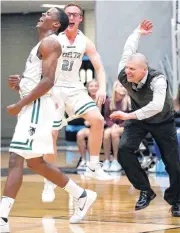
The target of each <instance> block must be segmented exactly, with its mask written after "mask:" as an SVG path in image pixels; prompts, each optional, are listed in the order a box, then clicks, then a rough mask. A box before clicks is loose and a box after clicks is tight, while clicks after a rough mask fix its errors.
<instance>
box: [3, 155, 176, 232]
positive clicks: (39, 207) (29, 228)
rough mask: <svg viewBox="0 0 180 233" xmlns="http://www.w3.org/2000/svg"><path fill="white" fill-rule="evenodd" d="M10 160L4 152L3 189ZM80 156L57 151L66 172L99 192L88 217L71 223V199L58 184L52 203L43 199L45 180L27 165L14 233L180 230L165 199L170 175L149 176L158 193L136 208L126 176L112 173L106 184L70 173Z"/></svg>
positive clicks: (135, 195)
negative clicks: (138, 208)
mask: <svg viewBox="0 0 180 233" xmlns="http://www.w3.org/2000/svg"><path fill="white" fill-rule="evenodd" d="M8 159H9V155H8V153H5V152H3V153H2V156H1V167H2V179H1V185H2V187H1V190H2V189H3V187H4V184H5V180H6V174H7V167H8ZM78 159H79V154H78V153H77V152H70V151H69V152H59V153H58V159H57V165H58V166H59V167H62V168H68V169H69V170H67V171H68V173H69V174H68V175H69V176H70V177H71V178H72V179H73V180H74V181H76V182H77V183H78V184H79V185H81V186H82V187H84V188H89V189H92V190H94V191H96V192H97V193H98V198H97V201H96V202H95V204H94V205H93V206H92V207H91V208H90V210H89V211H88V215H87V216H86V217H85V219H84V221H82V223H81V224H77V225H73V224H69V221H68V219H69V217H70V216H71V215H72V213H73V210H74V206H73V200H72V197H71V196H69V195H68V194H67V193H66V192H65V191H63V190H61V189H60V188H56V190H55V192H56V199H55V201H54V202H53V203H48V204H47V203H46V204H45V203H42V202H41V193H42V189H43V178H42V177H40V176H38V175H34V174H32V173H31V172H30V171H29V170H28V169H27V168H26V165H25V170H24V172H25V175H24V180H23V185H22V187H21V189H20V192H19V194H18V196H17V199H16V202H15V205H14V207H13V209H12V212H11V215H10V218H9V223H10V228H11V232H12V233H115V232H122V233H124V232H126V233H150V232H156V233H180V218H175V217H171V212H170V211H169V209H170V206H169V205H168V204H167V203H166V202H165V201H164V200H163V192H164V189H165V188H166V187H168V185H169V181H168V177H167V176H156V175H155V174H154V175H149V179H150V182H151V184H152V187H153V189H154V191H155V192H156V193H157V197H156V198H155V199H154V200H153V201H152V202H151V204H150V206H149V207H147V208H146V209H144V210H141V211H135V210H134V205H135V202H136V200H137V198H138V195H139V192H138V191H137V190H135V189H134V188H133V187H132V186H131V185H130V183H129V181H128V180H127V178H126V176H124V175H122V174H120V173H113V174H111V175H113V177H114V180H113V181H108V182H105V181H96V180H91V179H87V178H85V177H84V176H83V174H72V173H73V172H74V171H75V167H76V164H77V161H78ZM71 171H72V172H71Z"/></svg>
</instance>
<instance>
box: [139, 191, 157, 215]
mask: <svg viewBox="0 0 180 233" xmlns="http://www.w3.org/2000/svg"><path fill="white" fill-rule="evenodd" d="M155 197H156V194H155V192H154V191H153V190H152V189H150V190H147V191H144V190H141V192H140V196H139V200H138V201H137V203H136V206H135V210H141V209H144V208H146V207H147V206H148V205H149V203H150V202H151V201H152V200H153V199H154V198H155Z"/></svg>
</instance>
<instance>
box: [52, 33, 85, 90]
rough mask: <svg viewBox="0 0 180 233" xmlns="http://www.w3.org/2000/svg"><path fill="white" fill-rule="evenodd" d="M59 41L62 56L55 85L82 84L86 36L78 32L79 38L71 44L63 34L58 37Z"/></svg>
mask: <svg viewBox="0 0 180 233" xmlns="http://www.w3.org/2000/svg"><path fill="white" fill-rule="evenodd" d="M58 41H59V43H60V45H61V48H62V54H61V56H60V58H59V60H58V66H57V72H56V80H57V81H56V84H55V85H56V86H61V85H62V84H63V85H64V84H67V85H73V83H77V82H78V83H80V78H79V70H80V68H81V64H82V58H83V56H84V53H85V50H86V37H85V35H84V34H83V33H82V32H81V31H79V30H78V33H77V36H76V38H75V40H74V42H73V44H71V43H70V42H69V40H68V38H67V36H66V34H65V32H62V33H60V34H59V35H58Z"/></svg>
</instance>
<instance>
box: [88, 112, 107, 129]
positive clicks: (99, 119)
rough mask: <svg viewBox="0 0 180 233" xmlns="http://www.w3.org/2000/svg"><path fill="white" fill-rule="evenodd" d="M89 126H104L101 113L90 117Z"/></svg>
mask: <svg viewBox="0 0 180 233" xmlns="http://www.w3.org/2000/svg"><path fill="white" fill-rule="evenodd" d="M91 126H96V127H97V128H103V127H104V117H103V116H102V115H101V114H98V115H95V116H94V117H93V118H92V121H91Z"/></svg>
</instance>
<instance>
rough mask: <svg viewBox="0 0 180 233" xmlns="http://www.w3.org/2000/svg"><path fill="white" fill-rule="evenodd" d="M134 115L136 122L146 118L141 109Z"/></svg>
mask: <svg viewBox="0 0 180 233" xmlns="http://www.w3.org/2000/svg"><path fill="white" fill-rule="evenodd" d="M134 114H135V115H136V117H137V119H138V120H144V119H146V116H145V114H144V113H143V111H142V110H141V109H138V110H137V111H135V112H134Z"/></svg>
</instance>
